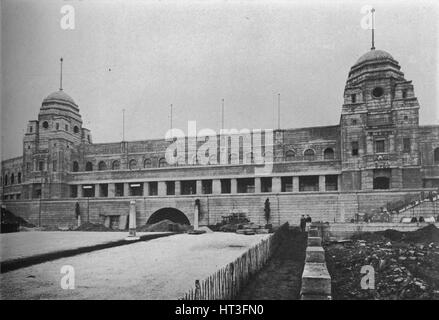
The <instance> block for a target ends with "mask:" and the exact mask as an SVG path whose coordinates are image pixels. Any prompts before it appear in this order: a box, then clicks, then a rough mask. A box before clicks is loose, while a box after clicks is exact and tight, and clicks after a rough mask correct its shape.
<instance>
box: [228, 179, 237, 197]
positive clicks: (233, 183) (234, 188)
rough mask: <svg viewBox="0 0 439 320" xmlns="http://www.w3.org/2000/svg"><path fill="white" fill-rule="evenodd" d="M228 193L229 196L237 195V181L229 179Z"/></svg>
mask: <svg viewBox="0 0 439 320" xmlns="http://www.w3.org/2000/svg"><path fill="white" fill-rule="evenodd" d="M230 193H231V194H236V193H238V180H237V179H230Z"/></svg>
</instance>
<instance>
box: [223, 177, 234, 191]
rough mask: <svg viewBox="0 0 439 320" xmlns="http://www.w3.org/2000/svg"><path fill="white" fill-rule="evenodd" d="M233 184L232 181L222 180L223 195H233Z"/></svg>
mask: <svg viewBox="0 0 439 320" xmlns="http://www.w3.org/2000/svg"><path fill="white" fill-rule="evenodd" d="M231 192H232V182H231V180H230V179H221V193H231Z"/></svg>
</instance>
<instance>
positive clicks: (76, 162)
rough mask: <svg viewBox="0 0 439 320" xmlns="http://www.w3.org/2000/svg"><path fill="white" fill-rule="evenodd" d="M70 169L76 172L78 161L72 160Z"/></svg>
mask: <svg viewBox="0 0 439 320" xmlns="http://www.w3.org/2000/svg"><path fill="white" fill-rule="evenodd" d="M72 171H73V172H78V171H79V163H78V161H73V166H72Z"/></svg>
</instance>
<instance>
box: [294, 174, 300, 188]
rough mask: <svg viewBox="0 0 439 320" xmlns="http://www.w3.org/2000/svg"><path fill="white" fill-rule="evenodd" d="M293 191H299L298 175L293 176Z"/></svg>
mask: <svg viewBox="0 0 439 320" xmlns="http://www.w3.org/2000/svg"><path fill="white" fill-rule="evenodd" d="M293 192H299V176H293Z"/></svg>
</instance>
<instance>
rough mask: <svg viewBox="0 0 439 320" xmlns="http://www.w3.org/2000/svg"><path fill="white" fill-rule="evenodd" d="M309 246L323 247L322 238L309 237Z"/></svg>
mask: <svg viewBox="0 0 439 320" xmlns="http://www.w3.org/2000/svg"><path fill="white" fill-rule="evenodd" d="M308 246H309V247H321V246H322V238H320V237H308Z"/></svg>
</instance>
